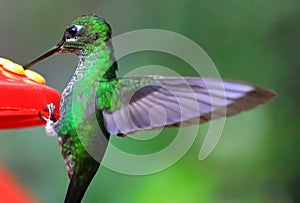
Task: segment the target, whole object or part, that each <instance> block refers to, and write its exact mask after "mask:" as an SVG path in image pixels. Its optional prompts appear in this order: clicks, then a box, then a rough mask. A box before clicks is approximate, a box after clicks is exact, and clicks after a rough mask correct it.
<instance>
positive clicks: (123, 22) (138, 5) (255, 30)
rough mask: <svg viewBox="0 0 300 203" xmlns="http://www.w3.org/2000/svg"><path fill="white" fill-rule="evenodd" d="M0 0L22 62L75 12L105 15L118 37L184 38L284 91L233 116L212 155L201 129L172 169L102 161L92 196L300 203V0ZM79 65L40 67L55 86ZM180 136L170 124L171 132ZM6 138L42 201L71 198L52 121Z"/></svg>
mask: <svg viewBox="0 0 300 203" xmlns="http://www.w3.org/2000/svg"><path fill="white" fill-rule="evenodd" d="M0 2H1V7H0V19H1V20H0V26H1V34H0V44H1V49H0V56H2V57H6V58H10V59H12V60H14V61H16V62H18V63H20V64H25V63H27V62H28V61H29V60H31V59H32V58H34V57H36V56H37V55H39V54H41V53H42V52H44V51H46V50H48V49H49V48H50V47H52V46H53V45H54V44H56V43H57V42H58V41H59V40H60V39H61V35H62V33H63V31H64V29H65V26H66V25H67V24H68V23H69V22H71V21H72V20H73V19H74V18H76V17H78V16H81V15H83V14H89V13H97V14H100V15H101V16H103V17H104V18H106V19H107V21H108V22H109V23H110V24H111V25H112V28H113V31H114V35H118V34H121V33H124V32H127V31H132V30H136V29H143V28H156V29H165V30H170V31H173V32H176V33H179V34H182V35H184V36H186V37H188V38H190V39H192V40H193V41H195V42H196V43H198V44H199V45H200V46H201V47H202V48H203V49H204V50H205V51H206V52H207V53H208V54H209V55H210V57H211V58H212V59H213V61H214V63H215V64H216V66H217V67H218V70H219V71H220V73H221V75H222V77H225V78H231V79H236V80H243V81H248V82H251V83H255V84H259V85H262V86H266V87H269V88H271V89H273V90H275V91H276V92H277V93H278V95H279V96H278V97H277V98H276V99H275V100H274V101H273V102H271V103H269V104H267V105H264V106H262V107H259V108H257V109H255V110H252V111H250V112H246V113H243V114H241V115H238V116H235V117H233V118H230V119H227V121H226V126H225V128H224V132H223V136H222V138H221V140H220V141H219V143H218V145H217V147H216V149H215V150H214V152H213V153H212V154H211V155H210V156H209V157H208V158H207V159H205V160H204V161H199V160H198V159H197V158H198V153H199V150H200V147H201V144H202V143H203V136H201V133H199V135H198V137H197V138H196V140H195V143H194V144H193V146H192V148H191V149H190V150H189V151H188V153H187V154H186V155H185V156H184V157H183V158H182V159H180V160H179V161H178V162H177V163H176V164H174V165H173V166H171V167H170V168H168V169H166V170H164V171H162V172H159V173H156V174H152V175H147V176H129V175H124V174H119V173H116V172H113V171H110V170H108V169H106V168H104V167H102V168H101V170H100V171H99V172H98V174H97V175H96V177H95V179H94V180H93V182H92V185H91V187H90V188H89V190H88V192H87V194H86V196H85V199H84V201H83V202H100V201H101V202H112V203H120V202H122V203H123V202H125V203H127V202H128V203H129V202H130V203H135V202H136V203H137V202H149V203H150V202H163V203H169V202H172V203H181V202H189V203H198V202H225V203H226V202H244V203H245V202H249V203H250V202H251V203H252V202H276V203H277V202H300V196H299V194H300V193H299V188H300V175H299V170H300V162H299V153H300V148H299V146H298V143H299V141H300V136H299V128H300V127H299V122H300V119H299V117H298V113H299V112H300V111H299V108H300V106H299V103H300V96H299V93H298V91H299V90H298V88H299V87H300V80H299V79H298V74H299V66H300V58H299V45H300V37H299V36H300V26H299V22H300V1H296V0H287V1H278V0H275V1H271V0H265V1H259V0H253V1H237V0H227V1H225V0H221V1H217V2H212V1H208V0H204V1H196V0H186V1H178V0H173V1H158V0H153V1H144V0H142V1H137V0H129V1H108V0H102V1H96V0H85V1H80V0H77V1H76V0H75V1H74V0H73V1H71V0H66V1H58V0H52V1H41V2H39V1H33V0H27V1H8V0H1V1H0ZM150 55H151V53H150ZM154 55H155V54H154ZM131 57H133V58H132V59H131V58H128V59H127V61H126V60H125V61H124V62H122V63H121V65H120V72H121V75H122V74H123V75H124V74H126V72H128V71H130V70H131V69H132V68H134V67H136V66H139V65H149V63H147V61H146V59H147V57H145V56H139V55H138V54H137V55H133V56H131ZM154 58H155V60H157V61H156V62H160V64H163V65H165V64H166V65H168V66H169V67H173V66H174V68H175V67H176V66H178V65H180V66H181V65H182V66H184V65H186V64H184V63H183V62H178V59H174V60H170V61H169V60H168V56H167V57H166V58H164V59H159V58H158V57H156V56H155V57H154ZM138 61H141V63H143V64H140V62H138ZM150 61H151V60H150ZM76 64H77V62H76V56H74V55H60V56H56V57H52V58H50V59H49V60H47V61H44V62H43V63H40V65H38V66H35V67H34V68H33V69H36V70H37V67H39V69H38V70H37V71H38V72H40V73H41V74H43V75H45V76H46V78H47V82H48V85H50V86H52V87H54V88H57V89H59V90H62V89H63V88H64V86H65V85H66V83H67V82H68V80H69V78H70V77H71V75H72V73H73V71H74V69H75V67H76ZM151 64H155V63H151ZM177 68H178V69H176V70H182V68H181V67H177ZM183 73H184V74H187V75H189V74H190V73H189V72H188V73H186V72H185V71H183ZM191 74H192V73H191ZM207 126H208V124H204V125H201V128H203V129H205V128H207ZM172 132H173V131H172V130H166V132H165V133H164V135H162V136H164V137H168V136H172ZM297 132H298V133H297ZM0 134H1V136H0V160H1V162H2V163H4V164H5V165H6V166H7V167H8V168H9V169H10V170H11V171H13V172H14V173H15V174H16V175H17V176H18V178H19V179H20V180H21V181H22V182H23V185H25V186H26V187H27V188H28V189H29V190H30V191H32V193H33V194H34V195H35V196H36V197H37V198H38V199H39V201H40V202H62V200H63V198H64V194H65V191H66V187H67V175H66V171H65V166H64V163H63V161H62V159H61V156H60V149H59V147H58V145H57V142H56V140H55V139H54V138H49V137H47V136H45V133H44V129H43V128H42V127H40V128H29V129H18V130H7V131H1V132H0ZM128 139H130V138H124V144H122V143H121V140H115V139H114V140H113V142H115V143H116V144H117V145H118V143H119V144H120V145H122V146H123V147H124V148H127V149H131V147H134V150H138V148H139V147H138V143H131V142H130V141H128ZM169 140H170V138H166V139H165V142H168V141H169ZM145 145H147V144H141V147H140V148H141V149H144V148H143V147H144V146H145ZM162 146H163V144H162ZM155 147H157V145H154V149H156V148H155ZM137 164H138V163H137Z"/></svg>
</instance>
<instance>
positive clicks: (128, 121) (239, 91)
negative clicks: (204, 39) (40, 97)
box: [103, 76, 275, 134]
mask: <svg viewBox="0 0 300 203" xmlns="http://www.w3.org/2000/svg"><path fill="white" fill-rule="evenodd" d="M114 82H115V85H114V87H113V88H114V91H113V92H114V95H112V96H111V98H112V99H111V105H110V106H111V107H114V108H110V109H104V110H103V117H104V122H105V127H106V129H107V131H108V132H109V133H111V134H128V133H133V132H135V131H139V130H149V129H154V128H161V127H164V126H177V125H181V124H185V125H190V124H195V123H199V122H204V121H208V120H211V119H216V118H219V117H224V116H232V115H235V114H237V113H240V112H241V111H245V110H248V109H251V108H254V107H255V106H257V105H259V104H262V103H265V102H267V101H269V100H271V99H272V98H273V97H274V96H275V93H273V92H272V91H270V90H267V89H264V88H261V87H257V86H254V85H250V84H245V83H241V82H236V81H229V80H218V79H211V78H193V77H183V78H180V77H160V76H149V77H136V78H134V77H133V78H122V79H117V80H116V81H114Z"/></svg>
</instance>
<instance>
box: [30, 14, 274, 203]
mask: <svg viewBox="0 0 300 203" xmlns="http://www.w3.org/2000/svg"><path fill="white" fill-rule="evenodd" d="M111 35H112V30H111V27H110V25H109V24H108V23H107V22H106V21H105V20H104V19H103V18H101V17H99V16H97V15H86V16H82V17H80V18H78V19H76V20H74V21H73V22H72V23H71V24H70V25H69V26H67V28H66V30H65V32H64V34H63V38H62V40H61V41H60V42H59V43H58V44H57V45H56V46H54V47H53V48H52V49H50V50H49V51H48V52H46V53H45V54H43V55H41V56H40V57H38V58H37V59H35V60H33V61H32V62H30V63H29V64H27V65H26V66H24V68H25V69H27V68H29V67H31V66H32V65H34V64H35V63H37V62H39V61H41V60H43V59H45V58H46V57H48V56H51V55H54V54H60V53H75V54H76V55H77V56H78V58H79V62H78V66H77V68H76V71H75V73H74V75H73V77H72V78H71V81H70V82H69V83H68V85H67V86H66V88H65V89H64V91H63V93H62V96H61V101H60V109H59V110H60V118H59V119H58V120H56V119H55V118H54V116H53V112H54V108H55V107H54V106H53V105H52V104H48V105H47V108H48V110H49V113H50V115H49V117H48V118H45V117H43V116H42V115H40V117H41V118H42V119H43V120H45V121H46V122H47V123H46V127H45V128H46V132H47V134H49V135H52V136H55V137H57V139H58V142H59V145H60V146H61V148H62V157H63V159H64V161H65V164H66V167H67V172H68V175H69V179H70V183H69V186H68V190H67V194H66V197H65V202H66V203H76V202H81V200H82V198H83V196H84V193H85V191H86V190H87V188H88V186H89V184H90V182H91V181H92V179H93V177H94V175H95V174H96V172H97V170H98V168H99V165H100V162H101V159H102V157H103V155H104V153H105V150H106V147H107V144H108V140H109V137H110V136H111V135H117V136H126V135H127V134H129V133H134V132H136V131H141V130H150V129H155V128H163V127H166V126H180V125H181V124H187V125H190V124H197V123H200V122H205V121H208V120H211V119H215V118H219V117H224V116H232V115H235V114H237V113H240V112H242V111H245V110H248V109H251V108H254V107H256V106H257V105H259V104H263V103H265V102H267V101H270V100H271V99H272V98H273V97H274V96H275V93H274V92H272V91H271V90H268V89H265V88H261V87H258V86H255V85H251V84H246V83H242V82H237V81H230V80H217V79H213V78H200V77H162V76H143V77H128V78H126V77H125V78H117V76H116V72H117V70H118V66H117V62H116V60H115V57H114V49H113V46H112V42H111ZM157 107H159V108H157ZM162 115H163V116H162ZM162 118H163V119H162Z"/></svg>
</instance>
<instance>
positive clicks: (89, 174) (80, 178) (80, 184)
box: [64, 161, 100, 203]
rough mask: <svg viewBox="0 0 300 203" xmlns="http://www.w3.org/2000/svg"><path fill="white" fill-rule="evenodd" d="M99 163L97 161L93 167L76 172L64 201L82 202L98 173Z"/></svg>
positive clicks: (69, 202)
mask: <svg viewBox="0 0 300 203" xmlns="http://www.w3.org/2000/svg"><path fill="white" fill-rule="evenodd" d="M99 165H100V164H99V163H98V162H97V161H95V163H94V164H93V167H89V169H87V170H86V171H82V172H81V173H77V174H76V173H74V174H73V175H72V177H71V180H70V183H69V187H68V191H67V194H66V197H65V201H64V203H80V202H81V200H82V198H83V196H84V194H85V192H86V190H87V188H88V186H89V184H90V182H91V181H92V179H93V177H94V175H95V174H96V172H97V170H98V168H99Z"/></svg>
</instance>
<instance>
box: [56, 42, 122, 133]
mask: <svg viewBox="0 0 300 203" xmlns="http://www.w3.org/2000/svg"><path fill="white" fill-rule="evenodd" d="M77 54H78V56H79V62H78V66H77V68H76V71H75V73H74V75H73V77H72V79H71V81H70V82H69V84H68V85H67V87H66V88H65V89H64V91H63V93H62V99H61V104H60V122H59V126H58V128H59V131H60V133H61V134H65V133H66V132H68V131H69V130H71V129H75V128H76V127H77V126H76V123H77V124H78V123H81V122H82V121H83V120H84V119H85V118H86V117H87V116H89V115H90V114H91V113H92V112H93V110H94V108H93V109H90V108H91V107H94V106H95V103H94V102H95V98H96V97H97V95H96V90H97V89H98V86H99V82H100V81H109V80H111V79H114V78H116V71H117V65H116V63H115V62H114V56H113V49H112V46H111V42H110V41H106V42H105V41H102V40H98V41H96V42H95V44H93V45H87V46H86V48H85V49H84V50H79V51H78V52H77ZM73 97H76V98H73ZM75 103H76V104H75ZM74 118H76V122H75V121H74Z"/></svg>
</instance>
